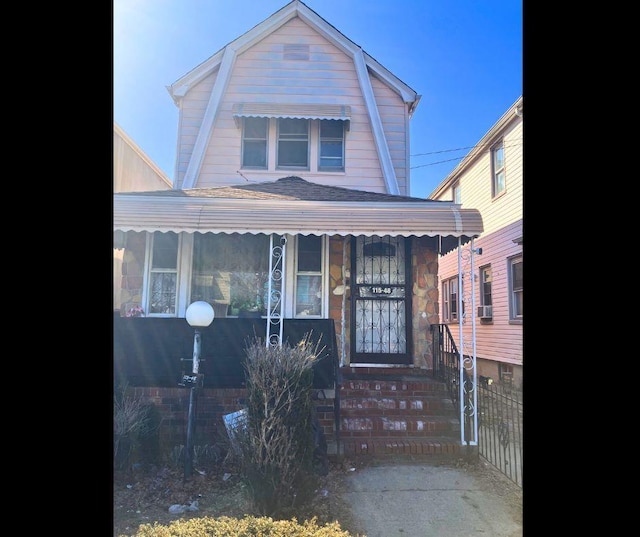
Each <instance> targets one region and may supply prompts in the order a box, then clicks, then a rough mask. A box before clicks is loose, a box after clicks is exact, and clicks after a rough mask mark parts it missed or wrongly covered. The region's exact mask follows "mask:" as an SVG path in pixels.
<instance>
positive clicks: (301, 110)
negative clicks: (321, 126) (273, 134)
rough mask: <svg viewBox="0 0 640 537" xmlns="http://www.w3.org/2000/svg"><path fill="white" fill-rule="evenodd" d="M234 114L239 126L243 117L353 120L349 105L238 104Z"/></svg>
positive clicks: (234, 108) (233, 110)
mask: <svg viewBox="0 0 640 537" xmlns="http://www.w3.org/2000/svg"><path fill="white" fill-rule="evenodd" d="M232 113H233V117H234V119H235V120H236V124H238V126H239V118H241V117H278V118H290V119H341V120H344V121H349V120H351V107H350V106H349V105H347V104H314V103H307V104H305V103H301V104H278V103H236V104H234V105H233V109H232Z"/></svg>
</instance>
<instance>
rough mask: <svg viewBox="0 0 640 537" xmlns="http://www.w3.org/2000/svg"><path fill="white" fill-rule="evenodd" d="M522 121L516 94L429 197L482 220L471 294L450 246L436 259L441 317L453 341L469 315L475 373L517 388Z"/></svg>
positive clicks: (520, 317)
mask: <svg viewBox="0 0 640 537" xmlns="http://www.w3.org/2000/svg"><path fill="white" fill-rule="evenodd" d="M523 121H524V119H523V99H522V96H520V97H519V98H518V99H517V100H516V101H515V102H514V103H513V104H512V105H511V106H510V107H509V109H508V110H507V111H506V112H505V113H504V114H503V115H502V117H501V118H500V119H499V120H498V121H497V122H496V123H495V124H494V125H493V126H492V127H491V129H489V131H488V132H487V133H486V134H485V135H484V136H483V137H482V138H481V139H480V140H479V141H478V143H477V144H476V145H475V146H474V148H473V149H472V150H471V151H470V152H469V154H467V155H466V156H465V158H464V159H463V160H462V161H461V162H460V164H459V165H458V166H457V167H456V168H455V169H454V170H453V171H452V172H451V173H450V174H449V175H448V176H447V177H446V178H445V179H444V180H443V181H442V182H441V183H440V184H439V185H438V186H437V188H435V189H434V191H433V192H432V193H431V194H430V196H429V197H430V198H431V199H436V200H452V201H454V202H455V203H457V204H460V205H461V206H462V207H465V208H473V209H478V210H479V211H480V212H481V213H482V220H483V225H484V231H483V232H482V235H480V237H479V238H478V239H476V240H475V241H474V247H475V248H476V249H477V251H478V252H480V251H481V252H482V253H481V255H480V256H478V257H476V265H475V268H474V271H473V274H474V277H475V278H477V281H478V285H477V286H476V287H475V292H474V294H472V291H471V288H470V286H469V285H468V283H467V282H466V281H463V280H462V279H460V280H459V274H460V270H459V269H458V267H459V264H458V258H457V252H451V253H448V254H445V255H443V256H442V257H441V258H440V267H439V276H440V282H441V283H440V296H441V315H440V322H442V323H445V324H450V323H451V324H453V325H455V326H456V330H452V334H453V336H454V339H455V340H456V341H457V342H458V343H459V339H460V338H459V333H458V331H457V326H458V321H459V312H460V311H462V317H465V318H466V322H464V323H463V325H462V326H463V337H465V338H466V339H467V340H469V341H470V335H471V330H472V324H473V323H472V322H471V321H475V343H476V367H477V372H478V375H481V376H483V377H488V378H491V379H494V380H496V381H499V382H501V383H505V384H513V385H514V386H516V387H520V386H521V384H522V366H523V363H522V358H523V357H522V348H523V345H522V343H523V334H522V328H523V323H524V305H523V293H524V290H523V266H524V265H523V262H524V258H523V251H522V249H523ZM459 289H462V292H461V293H459V292H458V290H459ZM459 298H460V299H461V302H462V305H461V307H460V308H459V307H457V302H458V299H459Z"/></svg>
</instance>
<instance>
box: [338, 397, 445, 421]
mask: <svg viewBox="0 0 640 537" xmlns="http://www.w3.org/2000/svg"><path fill="white" fill-rule="evenodd" d="M453 410H454V409H453V404H452V402H451V400H449V399H444V398H443V397H434V396H413V395H410V396H403V395H400V394H397V395H392V396H381V395H373V396H362V394H360V393H359V392H358V393H357V394H350V395H348V396H344V397H343V398H341V399H340V413H341V415H343V416H348V415H362V416H371V415H375V414H377V415H381V416H385V415H389V414H402V415H407V416H412V415H415V416H430V415H434V414H447V415H448V414H450V413H451V412H453Z"/></svg>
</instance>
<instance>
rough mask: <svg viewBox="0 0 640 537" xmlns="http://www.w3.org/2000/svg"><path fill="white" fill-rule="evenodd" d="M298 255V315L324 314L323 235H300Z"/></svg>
mask: <svg viewBox="0 0 640 537" xmlns="http://www.w3.org/2000/svg"><path fill="white" fill-rule="evenodd" d="M297 243H298V248H297V255H296V292H295V297H296V304H295V314H296V316H316V317H320V316H321V315H322V297H323V294H324V291H323V278H322V266H323V248H322V237H317V236H315V235H308V236H304V235H299V236H298V241H297Z"/></svg>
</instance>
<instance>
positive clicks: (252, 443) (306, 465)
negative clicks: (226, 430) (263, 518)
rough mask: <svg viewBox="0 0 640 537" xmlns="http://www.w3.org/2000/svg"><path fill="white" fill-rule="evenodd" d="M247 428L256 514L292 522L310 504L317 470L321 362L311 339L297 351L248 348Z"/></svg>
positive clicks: (243, 433)
mask: <svg viewBox="0 0 640 537" xmlns="http://www.w3.org/2000/svg"><path fill="white" fill-rule="evenodd" d="M246 355H247V360H246V362H245V370H246V387H247V401H248V403H247V424H246V428H244V429H242V430H240V431H239V434H238V437H237V438H238V443H239V446H240V452H241V455H240V459H241V460H240V464H241V468H242V475H243V479H244V481H245V484H246V485H247V489H246V490H247V491H248V494H249V495H250V500H251V501H252V503H253V505H254V507H255V509H256V511H257V512H258V513H259V514H261V515H269V516H278V517H279V518H289V517H290V516H294V515H295V509H296V508H297V507H299V506H300V505H303V504H304V503H305V502H307V501H308V500H310V499H311V497H312V496H313V491H314V489H315V487H316V484H317V476H315V475H314V471H313V450H314V439H313V430H312V417H313V415H312V411H313V407H312V405H313V402H312V399H311V391H312V385H313V365H314V363H315V361H316V360H317V359H318V355H319V352H318V349H317V345H316V346H315V347H314V346H313V345H312V343H311V341H310V337H309V336H308V335H307V336H306V337H305V338H304V339H303V340H302V341H301V342H300V343H298V344H297V345H296V346H294V347H292V346H290V345H288V344H283V345H282V346H271V345H269V346H267V345H265V343H264V342H262V341H261V340H260V339H259V338H256V339H255V340H254V341H253V342H252V343H250V344H248V345H247V347H246Z"/></svg>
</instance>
